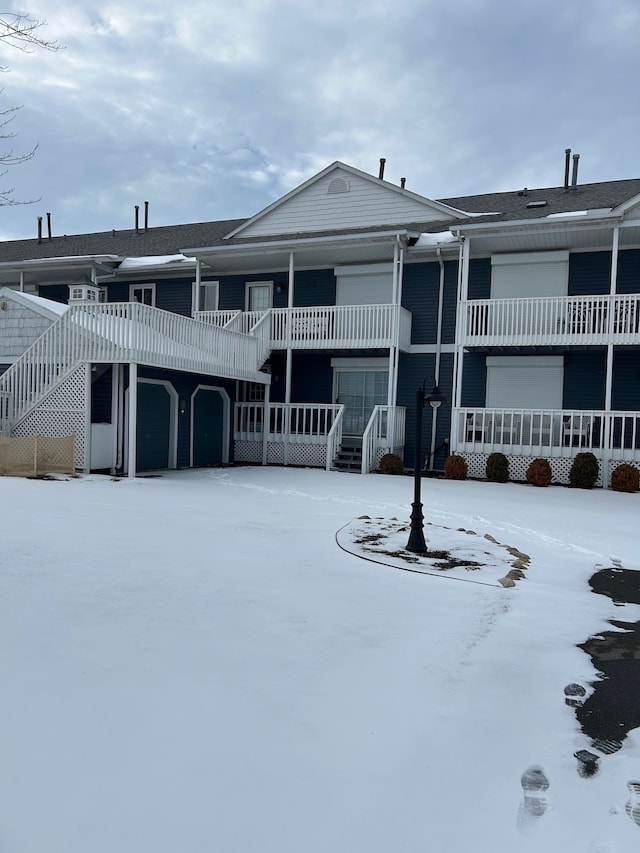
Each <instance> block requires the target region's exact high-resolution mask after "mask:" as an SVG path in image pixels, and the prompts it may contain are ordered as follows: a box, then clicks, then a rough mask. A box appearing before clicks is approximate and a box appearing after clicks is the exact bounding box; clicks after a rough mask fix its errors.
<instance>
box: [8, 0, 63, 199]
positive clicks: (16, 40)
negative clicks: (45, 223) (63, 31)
mask: <svg viewBox="0 0 640 853" xmlns="http://www.w3.org/2000/svg"><path fill="white" fill-rule="evenodd" d="M44 26H46V21H40V20H38V19H37V18H32V17H31V16H30V15H29V14H27V13H22V12H0V48H1V47H3V46H7V47H12V48H14V49H15V50H19V51H21V52H22V53H32V52H33V51H34V50H35V49H36V48H40V49H42V50H49V51H54V52H55V51H57V50H62V49H63V48H62V45H60V44H58V42H56V41H50V40H49V39H45V38H42V36H41V35H40V34H39V30H40V28H41V27H44ZM9 70H10V69H9V68H8V66H6V65H2V66H0V72H7V71H9ZM3 91H4V90H2V89H0V95H1V94H2V93H3ZM20 109H22V107H21V106H12V107H8V108H7V109H5V110H0V144H3V143H4V140H7V139H13V138H14V137H15V136H16V135H17V133H16V132H15V131H13V132H10V131H9V130H7V125H9V124H10V123H11V122H12V121H13V120H14V119H15V117H16V113H17V112H18V111H19V110H20ZM37 150H38V145H37V144H36V145H35V146H34V147H33V148H32V149H31V150H30V151H28V152H27V153H23V154H20V153H16V152H15V151H14V149H13V148H5V149H4V150H0V169H3V171H0V178H3V177H4V176H5V175H6V174H7V168H6V167H8V166H18V165H19V164H20V163H26V162H27V161H28V160H31V159H32V158H33V157H34V155H35V153H36V151H37ZM37 200H38V199H32V200H30V201H22V200H19V199H16V198H15V196H14V188H13V187H7V188H5V189H2V188H1V187H0V207H6V206H7V205H15V204H33V202H34V201H37Z"/></svg>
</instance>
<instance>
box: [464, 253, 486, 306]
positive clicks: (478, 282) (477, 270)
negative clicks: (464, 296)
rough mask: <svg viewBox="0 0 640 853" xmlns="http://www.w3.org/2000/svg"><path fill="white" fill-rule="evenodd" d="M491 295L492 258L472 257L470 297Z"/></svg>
mask: <svg viewBox="0 0 640 853" xmlns="http://www.w3.org/2000/svg"><path fill="white" fill-rule="evenodd" d="M490 297H491V258H471V260H470V261H469V299H489V298H490Z"/></svg>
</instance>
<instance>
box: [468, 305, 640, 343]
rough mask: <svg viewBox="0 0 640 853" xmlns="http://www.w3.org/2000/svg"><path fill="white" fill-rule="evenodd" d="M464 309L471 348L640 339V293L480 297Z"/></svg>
mask: <svg viewBox="0 0 640 853" xmlns="http://www.w3.org/2000/svg"><path fill="white" fill-rule="evenodd" d="M461 310H462V317H463V324H462V341H461V343H462V344H463V346H467V347H509V346H567V345H577V344H583V345H591V346H593V345H596V344H637V343H639V342H640V335H639V332H640V294H628V295H624V296H553V297H525V298H522V299H476V300H473V301H469V302H464V303H462V304H461Z"/></svg>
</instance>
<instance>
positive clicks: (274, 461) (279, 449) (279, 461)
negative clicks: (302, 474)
mask: <svg viewBox="0 0 640 853" xmlns="http://www.w3.org/2000/svg"><path fill="white" fill-rule="evenodd" d="M267 463H268V464H269V465H284V444H276V443H275V442H269V443H268V444H267Z"/></svg>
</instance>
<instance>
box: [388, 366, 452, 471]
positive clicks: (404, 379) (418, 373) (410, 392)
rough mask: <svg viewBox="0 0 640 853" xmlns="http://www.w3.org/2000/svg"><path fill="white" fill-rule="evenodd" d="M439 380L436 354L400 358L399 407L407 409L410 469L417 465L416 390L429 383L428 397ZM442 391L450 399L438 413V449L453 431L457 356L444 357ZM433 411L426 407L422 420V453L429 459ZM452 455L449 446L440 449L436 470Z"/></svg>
mask: <svg viewBox="0 0 640 853" xmlns="http://www.w3.org/2000/svg"><path fill="white" fill-rule="evenodd" d="M434 376H435V354H434V353H424V354H422V353H421V354H408V353H401V355H400V370H399V376H398V405H399V406H405V407H406V409H407V419H406V440H405V448H404V463H405V465H406V466H407V467H408V468H413V466H414V462H415V434H416V412H415V408H416V389H417V388H421V387H422V383H423V382H424V383H425V388H426V391H427V393H428V392H429V391H430V390H431V388H432V387H433V381H434ZM439 386H440V390H441V391H442V392H443V393H444V394H445V395H446V398H447V399H446V402H444V403H443V404H442V405H441V406H440V408H439V409H438V417H437V425H436V448H437V447H439V446H440V445H441V444H443V442H444V441H445V439H448V438H449V432H450V429H451V426H450V423H451V402H452V389H453V354H451V353H443V354H442V357H441V360H440V382H439ZM432 411H433V410H432V409H431V407H430V406H429V405H428V404H426V405H425V407H424V411H423V417H422V425H423V432H422V451H423V455H424V456H425V458H426V457H427V455H428V454H429V453H430V451H431V435H432V425H433V417H432ZM448 455H449V449H448V447H447V446H444V447H442V448H440V450H438V451H437V452H436V454H435V459H434V467H435V468H436V469H442V468H443V466H444V460H445V459H446V457H447V456H448Z"/></svg>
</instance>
